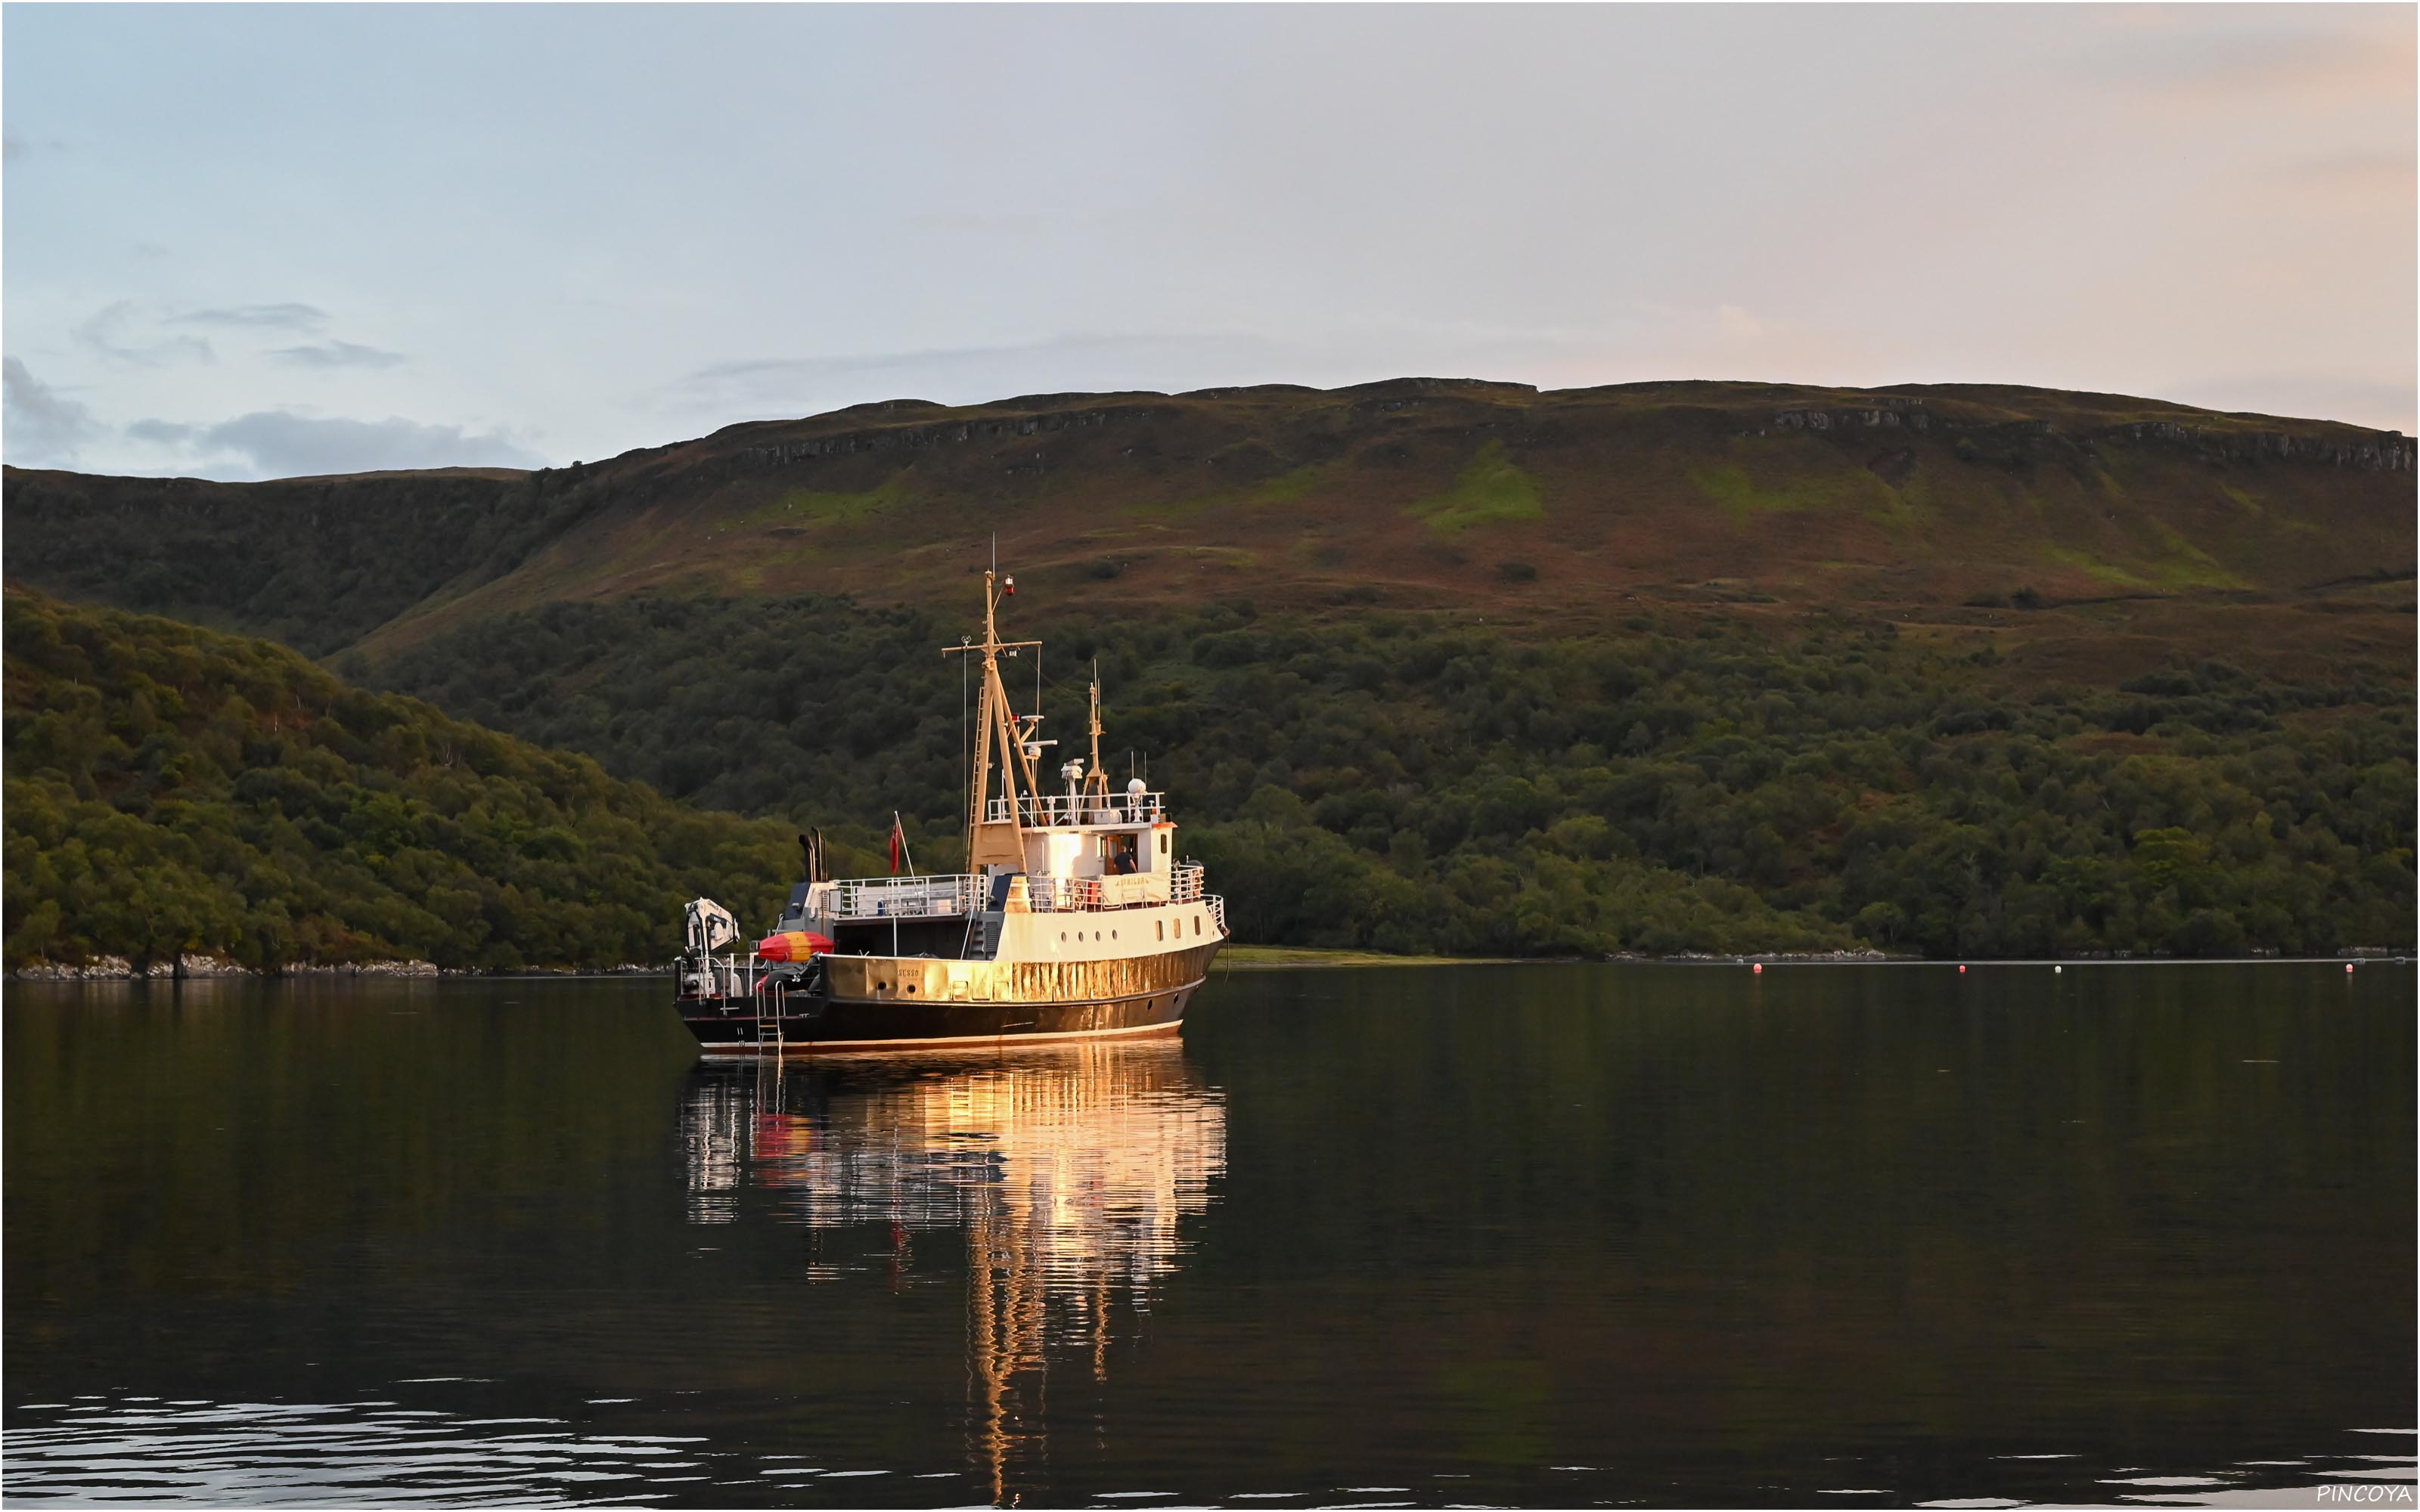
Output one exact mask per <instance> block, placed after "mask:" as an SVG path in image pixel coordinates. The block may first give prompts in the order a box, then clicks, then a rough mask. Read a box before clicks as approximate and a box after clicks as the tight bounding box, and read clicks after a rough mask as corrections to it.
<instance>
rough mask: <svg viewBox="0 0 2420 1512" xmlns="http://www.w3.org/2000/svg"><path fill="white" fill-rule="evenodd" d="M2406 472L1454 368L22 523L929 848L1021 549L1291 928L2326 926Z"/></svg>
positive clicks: (2153, 427)
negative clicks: (987, 578) (1568, 385)
mask: <svg viewBox="0 0 2420 1512" xmlns="http://www.w3.org/2000/svg"><path fill="white" fill-rule="evenodd" d="M2412 492H2413V450H2412V441H2411V440H2409V439H2407V438H2404V437H2401V436H2398V435H2394V434H2392V433H2378V432H2369V431H2362V430H2358V429H2354V428H2352V427H2348V426H2342V425H2335V424H2327V423H2323V422H2311V421H2292V420H2278V419H2272V418H2269V417H2262V416H2246V415H2225V414H2216V413H2212V412H2210V411H2204V410H2195V409H2186V408H2184V407H2180V406H2175V405H2165V404H2161V403H2158V402H2155V401H2149V400H2139V399H2130V398H2124V397H2120V396H2113V395H2099V394H2076V393H2047V392H2043V391H2034V390H2020V389H1996V388H1982V387H1972V386H1950V387H1903V388H1896V389H1885V390H1874V391H1854V390H1816V389H1806V388H1793V387H1788V386H1777V385H1759V384H1717V383H1688V384H1646V385H1630V386H1626V387H1621V388H1614V389H1598V390H1585V391H1575V392H1566V393H1537V392H1535V391H1533V390H1529V389H1527V388H1523V387H1521V386H1518V385H1510V384H1485V383H1473V382H1446V381H1436V380H1427V379H1405V380H1399V381H1396V382H1392V383H1386V384H1375V385H1367V386H1364V387H1361V388H1358V389H1348V390H1340V391H1334V392H1326V393H1323V392H1319V391H1313V390H1308V389H1299V388H1289V387H1282V386H1278V387H1266V388H1255V389H1244V390H1233V391H1218V392H1211V393H1193V394H1181V395H1173V396H1171V395H1165V394H1109V395H1101V394H1072V395H1039V396H1028V397H1025V398H1019V399H1011V400H1004V401H1001V402H1000V403H998V404H993V405H985V406H974V407H964V408H956V409H949V408H944V407H940V406H936V405H927V404H921V403H917V402H913V401H899V402H894V403H889V404H881V405H866V406H859V407H856V408H854V409H847V410H843V411H839V412H837V413H834V414H830V415H824V416H818V417H814V418H813V419H808V420H800V421H785V422H771V423H763V424H746V425H737V426H731V427H728V428H726V429H723V430H721V431H718V432H716V433H714V434H713V435H711V436H708V437H706V438H703V439H700V440H694V441H690V442H684V443H680V444H677V445H672V446H665V447H659V448H651V449H648V450H644V451H641V452H634V453H630V454H628V455H624V456H621V457H616V458H613V459H612V460H610V461H606V462H599V463H595V464H588V465H575V466H573V467H570V468H566V469H554V470H549V471H541V472H535V473H530V474H525V475H516V474H508V473H500V474H485V473H469V472H460V471H456V472H449V473H446V474H443V475H415V474H387V475H364V476H357V477H345V478H330V479H307V480H289V481H287V482H282V483H268V484H249V485H217V484H203V483H196V482H193V481H191V480H171V481H158V480H141V479H107V478H86V477H80V476H76V475H71V474H62V473H34V472H22V471H13V470H12V471H9V472H8V474H7V480H6V499H5V524H6V528H7V536H6V549H7V570H8V574H9V576H10V577H11V579H14V580H16V581H19V582H23V583H31V584H35V585H39V586H41V587H44V588H47V589H50V590H53V591H54V592H58V593H61V594H68V595H70V596H75V597H80V598H90V599H98V600H101V601H104V602H112V603H119V604H132V605H138V606H141V607H145V608H150V609H162V610H164V611H167V612H172V613H175V614H177V615H178V616H180V617H185V618H190V619H194V620H196V621H200V622H204V623H208V624H212V625H221V626H234V627H239V628H243V629H247V630H251V631H255V632H257V633H265V634H271V635H275V636H278V637H281V638H283V639H286V640H288V641H289V642H290V643H291V644H293V645H296V646H298V647H300V648H302V650H304V651H307V652H309V653H311V654H313V655H316V656H322V657H325V658H327V659H328V660H329V661H330V663H331V664H332V665H333V666H334V667H335V668H337V669H338V670H339V671H342V672H343V673H344V675H345V676H346V677H348V678H349V679H350V680H352V681H353V682H355V683H359V684H363V685H365V686H372V687H381V688H385V689H389V690H393V691H397V692H403V693H409V694H412V695H416V696H419V697H423V698H426V699H428V700H429V701H431V702H433V703H435V704H437V705H438V706H440V707H442V708H444V709H445V710H447V711H448V712H449V713H450V714H452V715H454V716H456V717H463V718H470V719H474V720H477V721H479V722H480V723H482V724H485V725H488V726H492V727H493V728H496V729H499V730H503V731H505V732H507V733H511V734H513V735H515V736H518V737H520V738H521V739H525V740H528V741H532V742H537V743H541V744H544V745H549V746H554V747H560V748H567V749H571V750H577V751H580V752H583V753H585V754H586V755H588V756H591V757H593V758H594V759H595V760H596V761H597V762H599V763H601V764H603V766H604V767H605V768H606V770H608V771H610V772H612V773H613V774H614V776H616V777H618V778H623V779H635V780H638V781H643V782H645V783H648V784H652V785H653V786H654V787H656V788H658V789H660V790H661V791H662V792H663V793H664V794H666V795H670V796H672V797H674V798H675V799H679V800H682V801H686V802H690V803H694V804H698V805H703V806H709V807H714V808H719V809H727V810H737V811H739V812H742V813H746V814H751V815H759V816H779V817H781V818H783V819H784V820H785V821H788V822H789V824H788V825H784V826H783V829H782V830H781V831H780V833H783V834H787V833H788V831H789V828H790V827H791V826H795V825H805V824H814V825H822V826H824V827H826V828H827V829H829V830H831V831H833V832H834V833H836V834H841V835H847V836H849V837H850V839H851V840H853V841H855V842H857V843H859V844H861V845H867V846H870V845H871V843H872V842H873V841H875V839H876V837H877V836H878V835H879V833H880V832H881V830H882V828H883V827H884V826H885V825H887V823H888V817H889V814H890V812H891V810H892V809H894V808H896V809H900V810H903V811H904V812H905V814H906V816H907V824H908V827H909V831H910V834H911V837H913V838H914V839H915V841H916V849H917V854H918V856H919V857H920V859H923V860H924V861H925V862H926V863H927V864H928V865H935V866H940V865H950V864H954V850H955V846H956V843H957V839H956V805H957V802H958V801H959V800H958V796H957V794H958V782H959V762H960V760H961V757H960V755H959V750H960V742H959V733H960V727H959V722H958V719H957V718H956V717H954V712H955V711H954V709H953V707H952V705H953V703H954V701H955V699H956V697H957V690H956V689H954V687H952V686H951V682H952V676H953V674H952V672H951V671H950V669H948V668H947V667H945V666H944V665H943V663H942V662H941V661H940V660H939V658H938V657H936V656H933V654H932V653H933V648H934V647H935V646H936V645H938V644H941V643H948V642H954V641H955V640H957V638H958V635H959V633H960V632H961V631H963V630H964V629H965V628H967V625H968V624H969V621H970V618H971V616H972V615H973V613H974V612H975V600H976V586H975V585H976V583H977V581H978V578H977V574H978V573H979V571H980V568H981V565H982V563H984V561H985V560H986V558H987V554H988V552H989V550H990V548H991V540H992V537H993V535H994V534H995V533H996V534H997V535H998V537H999V542H1000V551H1001V558H1002V560H1003V563H1004V564H1006V565H1008V566H1010V567H1011V568H1013V570H1014V571H1015V572H1016V575H1017V577H1018V579H1019V583H1020V586H1021V587H1022V588H1023V589H1024V590H1025V592H1023V593H1021V594H1019V596H1018V597H1017V598H1016V600H1015V605H1016V623H1017V625H1018V626H1019V628H1020V630H1022V631H1026V632H1032V631H1039V632H1042V633H1045V634H1047V636H1048V637H1050V638H1051V644H1050V645H1049V647H1048V648H1047V652H1046V656H1047V658H1048V659H1047V661H1045V662H1044V663H1043V664H1041V665H1039V666H1035V667H1033V668H1032V670H1031V671H1028V670H1027V669H1026V668H1025V667H1023V666H1022V665H1021V664H1020V665H1019V667H1018V670H1017V671H1016V680H1017V681H1019V682H1020V683H1021V682H1022V680H1023V679H1024V678H1025V677H1026V676H1028V675H1032V676H1033V677H1034V678H1035V684H1034V688H1035V690H1036V692H1037V693H1038V694H1039V695H1040V696H1041V698H1042V700H1043V703H1044V707H1045V708H1046V709H1047V712H1048V713H1049V714H1050V715H1051V716H1052V724H1051V726H1050V728H1051V729H1052V730H1053V731H1055V732H1056V733H1060V734H1061V735H1067V734H1070V733H1073V732H1074V730H1075V729H1077V728H1078V726H1077V724H1076V719H1077V717H1078V713H1079V711H1080V708H1081V704H1082V691H1081V682H1080V679H1079V678H1078V677H1077V676H1075V675H1073V674H1074V672H1075V669H1076V667H1077V665H1078V662H1079V661H1080V660H1082V659H1084V658H1087V657H1089V656H1094V655H1095V654H1097V655H1098V656H1100V657H1101V658H1102V665H1103V672H1104V675H1105V679H1106V681H1107V683H1108V685H1109V700H1110V705H1111V716H1112V725H1111V738H1112V740H1114V741H1115V742H1117V747H1116V748H1117V749H1120V750H1124V749H1125V748H1126V747H1128V746H1132V747H1134V748H1136V749H1137V750H1138V751H1139V752H1140V753H1142V754H1141V755H1140V757H1139V759H1144V760H1148V761H1149V762H1150V763H1151V764H1152V767H1153V771H1152V775H1153V777H1154V779H1156V782H1157V783H1158V785H1161V786H1164V787H1166V788H1168V789H1169V790H1171V793H1172V794H1174V795H1175V796H1176V800H1177V802H1178V805H1179V813H1180V817H1182V818H1184V819H1185V820H1187V828H1186V830H1185V831H1184V835H1185V838H1186V839H1187V841H1188V842H1189V843H1191V844H1192V845H1194V846H1195V847H1197V848H1198V850H1199V853H1200V854H1201V856H1202V858H1204V859H1205V860H1208V861H1210V862H1211V863H1213V865H1214V866H1215V867H1216V868H1217V875H1218V879H1219V885H1220V886H1221V887H1223V888H1224V889H1225V890H1226V891H1227V892H1228V893H1229V894H1230V897H1231V899H1232V901H1233V918H1235V919H1236V921H1237V923H1238V925H1239V928H1240V931H1241V933H1242V934H1243V937H1244V938H1247V939H1251V940H1256V941H1262V942H1268V943H1294V944H1317V945H1329V946H1350V947H1357V948H1376V949H1387V950H1391V951H1411V950H1428V951H1452V952H1476V953H1484V954H1497V955H1500V954H1522V953H1529V954H1535V953H1592V952H1599V951H1612V950H1633V949H1635V950H1644V951H1649V952H1666V951H1673V950H1691V949H1695V950H1716V951H1730V950H1766V949H1831V948H1839V947H1847V946H1852V945H1859V944H1870V945H1876V946H1881V947H1885V948H1887V949H1910V950H1921V951H1925V952H1929V953H1932V954H1938V955H1952V954H1992V953H2043V952H2053V951H2071V950H2127V951H2154V950H2160V951H2175V952H2182V953H2224V952H2229V951H2237V950H2247V949H2261V950H2280V951H2288V952H2326V951H2331V950H2334V949H2338V948H2340V947H2343V946H2348V945H2385V946H2395V945H2401V944H2405V943H2407V942H2408V941H2409V940H2410V937H2411V921H2412V901H2413V866H2412V848H2413V827H2414V801H2413V772H2412V756H2413V738H2414V736H2413V723H2412V660H2411V648H2412V634H2413V619H2412V609H2413V593H2412V560H2413V555H2414V513H2413V508H2412ZM12 790H13V784H12ZM13 801H14V799H13V796H12V802H13ZM786 870H787V869H786V864H783V865H782V866H779V867H777V868H776V869H775V871H774V873H773V874H775V875H784V874H786ZM730 885H731V883H730V881H729V879H728V876H727V875H724V876H722V879H721V880H719V881H715V882H713V883H712V886H713V887H728V886H730ZM708 890H711V887H709V888H708ZM415 948H416V947H415Z"/></svg>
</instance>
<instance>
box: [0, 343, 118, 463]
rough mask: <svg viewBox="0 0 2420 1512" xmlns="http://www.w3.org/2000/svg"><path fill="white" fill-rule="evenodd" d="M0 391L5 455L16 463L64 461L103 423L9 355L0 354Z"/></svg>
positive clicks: (72, 461) (93, 434)
mask: <svg viewBox="0 0 2420 1512" xmlns="http://www.w3.org/2000/svg"><path fill="white" fill-rule="evenodd" d="M0 391H5V398H6V409H5V413H0V420H5V427H6V438H7V444H8V460H9V461H10V462H11V463H13V464H15V465H16V466H18V467H66V466H70V465H71V464H73V463H74V461H75V459H76V452H77V450H78V449H79V448H80V447H82V446H83V444H84V443H85V441H87V440H91V439H92V438H93V437H94V436H96V435H98V434H99V433H100V431H101V424H100V423H99V422H97V421H95V420H94V419H93V418H92V411H91V410H89V409H85V407H84V405H83V404H81V403H79V402H78V401H76V400H74V399H70V398H69V397H67V396H66V395H65V394H62V393H59V391H58V390H56V389H54V388H52V387H51V386H50V385H49V384H47V383H44V382H43V381H41V380H40V379H39V378H36V377H34V375H33V374H32V373H30V372H28V371H26V368H25V364H24V363H21V362H19V361H17V359H15V358H13V357H10V358H5V359H0Z"/></svg>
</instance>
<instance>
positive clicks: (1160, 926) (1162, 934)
mask: <svg viewBox="0 0 2420 1512" xmlns="http://www.w3.org/2000/svg"><path fill="white" fill-rule="evenodd" d="M1151 927H1152V928H1154V929H1156V930H1157V931H1159V933H1158V934H1156V936H1154V938H1156V939H1162V940H1164V939H1166V938H1168V926H1167V925H1166V924H1164V923H1158V922H1155V923H1153V925H1152V926H1151Z"/></svg>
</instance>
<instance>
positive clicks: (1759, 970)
mask: <svg viewBox="0 0 2420 1512" xmlns="http://www.w3.org/2000/svg"><path fill="white" fill-rule="evenodd" d="M1748 969H1749V970H1750V971H1752V972H1754V973H1756V974H1757V975H1758V976H1760V977H1761V976H1763V975H1764V963H1763V962H1761V961H1760V962H1758V963H1757V964H1754V965H1752V966H1750V967H1748ZM2345 969H2346V970H2347V971H2350V970H2351V969H2352V968H2351V967H2350V966H2347V967H2346V968H2345Z"/></svg>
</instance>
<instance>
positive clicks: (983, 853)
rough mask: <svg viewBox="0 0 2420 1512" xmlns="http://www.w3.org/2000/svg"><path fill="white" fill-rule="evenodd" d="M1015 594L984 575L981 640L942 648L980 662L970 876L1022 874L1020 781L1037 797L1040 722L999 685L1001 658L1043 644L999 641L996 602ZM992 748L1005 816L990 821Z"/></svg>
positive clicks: (970, 785) (994, 576)
mask: <svg viewBox="0 0 2420 1512" xmlns="http://www.w3.org/2000/svg"><path fill="white" fill-rule="evenodd" d="M1014 594H1016V577H1015V576H1014V575H1013V574H1012V575H1010V576H1008V577H1005V578H1003V577H1001V574H1000V573H999V572H998V571H997V570H995V569H991V568H986V569H985V572H984V633H983V639H982V640H966V641H963V642H961V643H960V644H958V645H954V646H943V647H942V648H941V655H943V656H954V655H958V654H961V653H963V654H965V655H969V656H982V657H983V691H982V693H981V695H980V698H979V701H978V702H977V704H976V707H975V731H974V740H975V748H974V764H973V767H972V770H971V771H970V774H969V778H968V782H967V870H968V871H969V872H981V871H983V870H985V868H987V867H994V866H997V867H1001V868H1004V869H1006V870H1008V871H1012V872H1022V871H1024V870H1025V826H1024V825H1023V824H1022V823H1021V822H1020V819H1019V815H1020V814H1021V813H1022V812H1023V811H1024V810H1025V808H1026V805H1025V804H1023V803H1021V802H1019V801H1018V781H1019V779H1020V778H1021V779H1023V783H1024V788H1023V791H1024V794H1025V795H1026V796H1028V797H1032V796H1033V795H1039V794H1040V793H1041V791H1042V785H1041V783H1040V782H1038V781H1037V780H1035V779H1034V775H1033V762H1034V758H1035V757H1037V756H1039V755H1041V754H1042V751H1041V745H1040V743H1039V742H1037V741H1036V740H1035V739H1034V738H1033V736H1034V727H1035V726H1036V725H1037V724H1039V723H1040V721H1041V715H1040V714H1038V713H1036V714H1027V715H1020V714H1018V713H1016V710H1015V709H1014V708H1012V707H1011V706H1010V705H1009V702H1008V688H1007V687H1006V686H1005V685H1003V684H1002V683H1001V680H1000V658H1001V656H1003V655H1011V656H1013V655H1015V654H1016V652H1018V651H1020V650H1023V649H1025V648H1027V647H1038V646H1040V645H1041V644H1042V642H1041V641H1039V640H1001V638H1000V601H1001V599H1003V598H1007V597H1011V596H1013V595H1014ZM995 744H996V745H997V747H998V759H997V765H998V766H999V768H1000V797H1001V802H1000V803H999V804H998V805H997V808H998V810H999V812H1001V813H1002V814H1004V815H1005V816H1006V817H1004V818H999V819H995V818H993V817H992V813H993V810H994V808H995V805H994V804H993V803H992V802H991V795H992V786H991V783H992V768H993V766H994V764H995V760H994V754H993V751H994V747H995Z"/></svg>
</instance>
